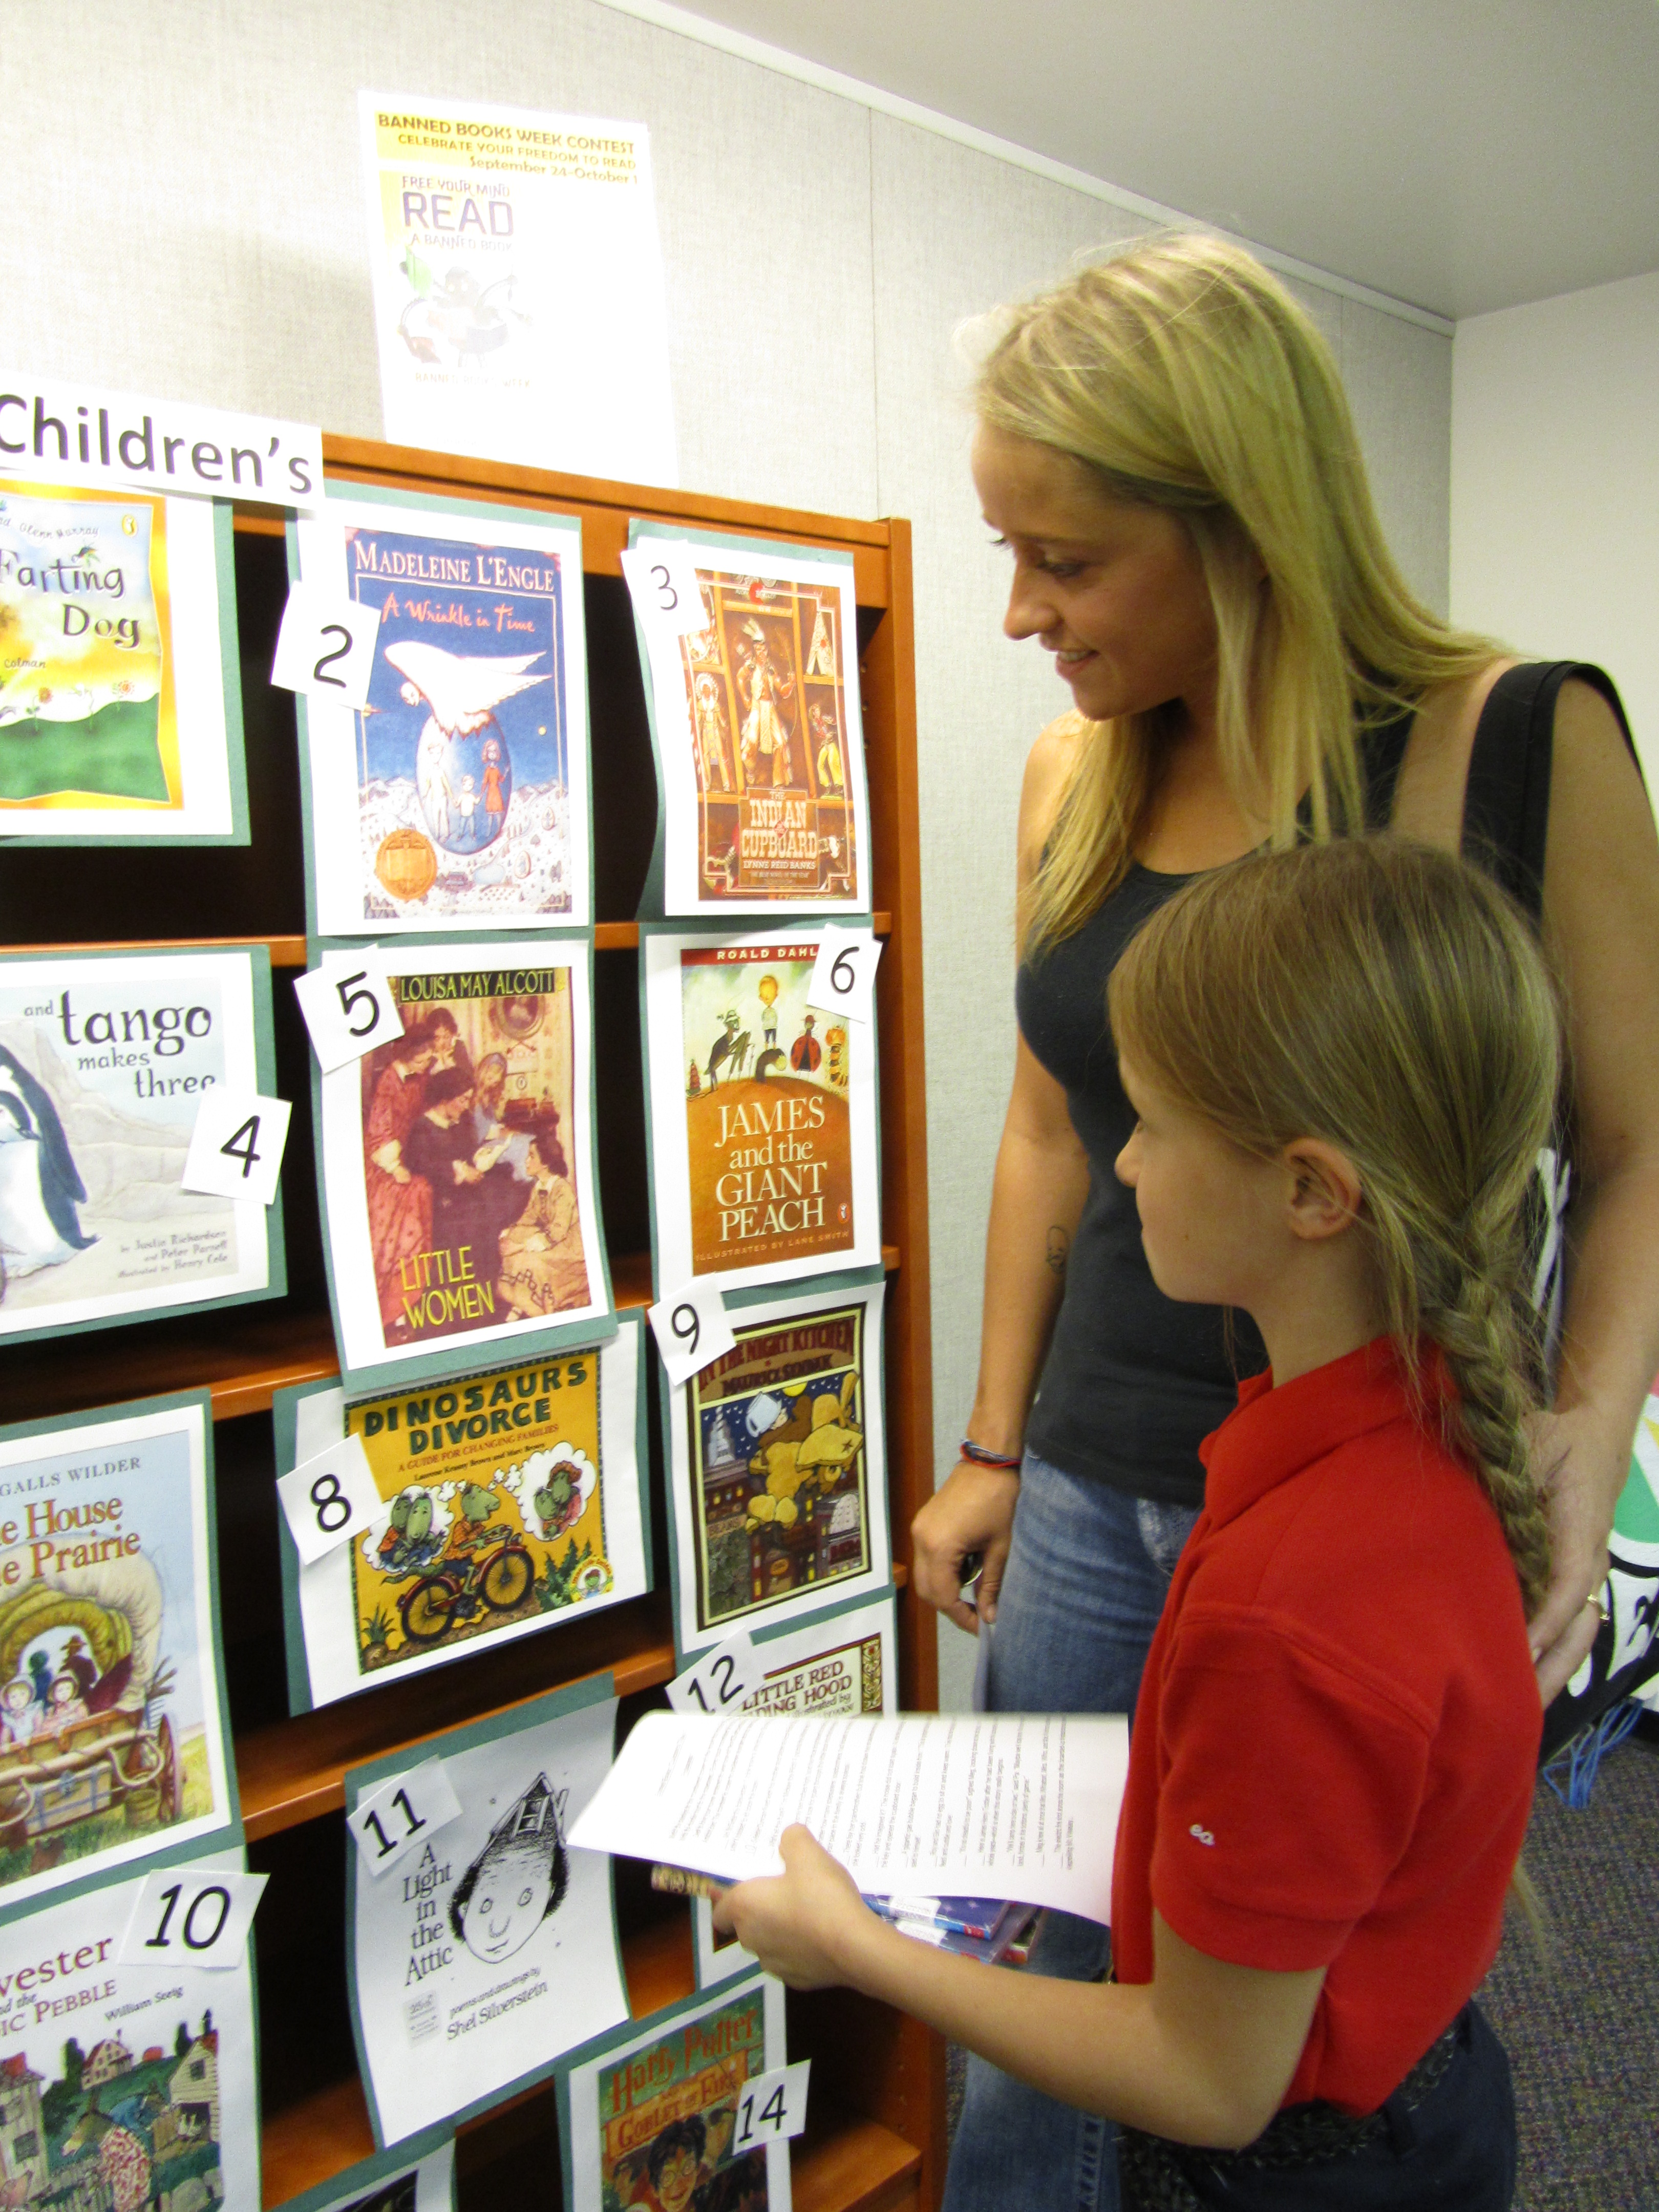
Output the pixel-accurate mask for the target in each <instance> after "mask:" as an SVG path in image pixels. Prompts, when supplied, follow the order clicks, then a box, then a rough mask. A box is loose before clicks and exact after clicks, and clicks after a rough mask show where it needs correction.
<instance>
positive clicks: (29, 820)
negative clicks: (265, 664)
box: [0, 418, 248, 845]
mask: <svg viewBox="0 0 1659 2212" xmlns="http://www.w3.org/2000/svg"><path fill="white" fill-rule="evenodd" d="M51 422H52V424H53V425H54V426H55V424H56V418H51ZM63 428H64V431H65V434H66V440H67V433H68V430H69V428H70V426H69V425H68V424H64V426H63ZM230 529H231V522H230V509H229V507H227V506H223V505H222V504H216V503H215V502H214V501H210V500H192V499H162V498H159V497H155V496H152V495H146V494H144V493H142V492H138V491H120V492H115V491H103V490H97V489H93V488H92V487H90V486H83V485H73V484H49V483H31V482H26V481H22V480H19V479H16V478H11V477H6V478H0V838H15V839H18V840H21V841H26V842H30V843H35V844H75V845H82V844H92V843H99V844H118V845H132V844H148V843H149V842H151V841H152V840H162V841H166V842H170V843H188V844H221V845H225V844H241V845H245V844H246V842H247V840H248V828H247V794H246V771H245V769H244V764H243V754H242V705H241V678H240V671H239V667H238V663H237V653H236V611H235V593H234V582H233V578H232V574H231V551H230Z"/></svg>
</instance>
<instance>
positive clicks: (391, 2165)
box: [204, 2129, 455, 2212]
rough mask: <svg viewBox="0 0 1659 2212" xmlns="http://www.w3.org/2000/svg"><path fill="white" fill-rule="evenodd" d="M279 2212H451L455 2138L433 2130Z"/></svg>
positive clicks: (337, 2176) (286, 2201)
mask: <svg viewBox="0 0 1659 2212" xmlns="http://www.w3.org/2000/svg"><path fill="white" fill-rule="evenodd" d="M204 2212H206V2208H205V2207H204ZM283 2212H455V2138H454V2136H453V2135H452V2134H451V2133H450V2132H449V2130H447V2129H434V2130H429V2131H428V2133H427V2134H424V2135H422V2136H411V2137H410V2140H409V2141H408V2142H402V2143H399V2144H398V2147H397V2148H396V2149H395V2150H389V2151H377V2152H376V2153H375V2154H374V2157H372V2158H362V2159H359V2160H358V2161H357V2163H356V2165H355V2166H348V2167H347V2168H346V2170H345V2172H343V2173H337V2174H333V2175H331V2177H330V2179H328V2180H326V2181H321V2182H319V2183H318V2185H317V2186H316V2187H315V2188H314V2189H307V2191H304V2193H303V2194H302V2195H301V2196H299V2197H285V2198H284V2199H283Z"/></svg>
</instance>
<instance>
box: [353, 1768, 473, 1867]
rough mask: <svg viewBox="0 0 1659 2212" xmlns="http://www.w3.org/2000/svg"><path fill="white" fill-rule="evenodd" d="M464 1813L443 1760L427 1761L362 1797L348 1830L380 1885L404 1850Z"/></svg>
mask: <svg viewBox="0 0 1659 2212" xmlns="http://www.w3.org/2000/svg"><path fill="white" fill-rule="evenodd" d="M460 1809H461V1801H460V1799H459V1797H457V1796H456V1795H455V1790H454V1785H453V1784H452V1782H451V1781H450V1778H449V1775H448V1772H447V1769H446V1768H445V1765H444V1763H443V1761H442V1759H423V1760H422V1763H421V1764H420V1765H418V1766H415V1767H411V1768H410V1771H409V1772H408V1773H407V1774H396V1775H393V1777H392V1779H391V1781H390V1782H385V1783H382V1784H381V1785H380V1788H379V1789H378V1790H374V1791H372V1792H371V1793H370V1795H369V1796H367V1797H361V1798H359V1799H358V1801H357V1809H356V1812H355V1813H350V1814H347V1816H346V1826H347V1827H348V1828H349V1829H350V1831H351V1832H352V1834H353V1835H354V1836H355V1837H356V1840H357V1849H358V1850H360V1851H361V1852H362V1859H363V1864H364V1865H365V1866H366V1867H367V1868H368V1871H369V1873H370V1874H372V1875H374V1877H375V1879H376V1880H377V1881H378V1880H379V1878H380V1875H383V1874H386V1873H389V1872H390V1870H391V1869H392V1868H393V1867H395V1866H396V1865H397V1863H398V1860H399V1859H401V1858H402V1857H403V1856H404V1852H405V1851H410V1850H414V1848H415V1846H416V1844H425V1843H426V1842H427V1841H428V1839H429V1838H431V1837H432V1836H434V1835H435V1833H436V1832H437V1831H438V1830H439V1829H440V1828H441V1827H443V1826H446V1825H447V1823H448V1822H449V1821H451V1820H454V1819H455V1818H456V1817H457V1815H458V1814H459V1812H460Z"/></svg>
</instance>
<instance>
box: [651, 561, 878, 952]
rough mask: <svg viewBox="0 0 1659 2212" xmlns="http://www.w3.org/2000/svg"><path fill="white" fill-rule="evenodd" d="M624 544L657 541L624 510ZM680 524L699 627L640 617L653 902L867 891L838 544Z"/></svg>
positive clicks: (848, 621) (828, 908) (846, 594)
mask: <svg viewBox="0 0 1659 2212" xmlns="http://www.w3.org/2000/svg"><path fill="white" fill-rule="evenodd" d="M631 535H632V537H633V538H634V541H635V543H641V544H645V545H647V547H648V546H649V545H650V544H653V543H655V542H658V533H657V532H655V531H653V529H652V527H651V526H649V525H641V524H638V523H636V524H635V525H634V526H633V530H632V533H631ZM717 544H718V541H715V542H714V543H713V544H711V543H708V542H705V541H701V540H697V539H695V538H694V539H692V540H691V541H690V546H691V551H692V555H693V557H694V559H695V561H696V573H697V580H698V583H699V585H700V586H701V587H702V605H703V611H704V613H705V615H706V616H707V617H708V619H707V623H706V626H705V627H704V628H703V629H701V630H696V631H692V632H689V633H686V634H684V635H675V634H674V633H672V632H671V631H669V630H667V629H659V628H658V627H656V626H654V625H649V624H647V625H646V626H645V628H644V629H643V633H642V635H643V637H644V639H645V641H646V659H647V668H648V672H649V676H650V683H651V706H652V721H653V731H654V732H655V736H656V741H657V747H658V754H659V772H660V774H661V776H662V781H663V797H664V805H663V810H662V834H663V840H664V847H663V860H664V871H665V872H664V896H663V908H664V911H665V912H666V913H668V914H671V915H697V914H700V915H717V914H753V913H759V912H764V911H767V910H769V909H775V908H779V907H788V908H793V909H795V910H796V911H797V912H803V913H821V914H830V913H851V912H864V911H867V910H868V908H869V906H870V857H869V813H868V806H867V800H866V790H865V775H864V733H863V727H862V723H861V719H860V708H859V692H858V655H857V648H858V630H857V613H858V610H857V604H856V601H855V599H854V590H853V564H852V562H851V560H850V559H848V558H847V557H845V556H842V557H839V558H836V557H831V556H826V555H823V554H821V553H820V554H818V555H817V556H814V555H812V554H810V553H809V552H808V551H807V550H806V549H805V548H796V547H791V546H779V547H777V548H776V549H775V550H773V549H771V548H767V549H764V557H761V556H762V553H763V549H761V548H759V547H750V549H749V550H746V551H738V550H724V551H723V550H716V549H717Z"/></svg>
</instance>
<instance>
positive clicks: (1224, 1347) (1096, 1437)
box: [1014, 661, 1634, 1506]
mask: <svg viewBox="0 0 1659 2212" xmlns="http://www.w3.org/2000/svg"><path fill="white" fill-rule="evenodd" d="M1570 675H1571V676H1577V677H1581V678H1584V679H1585V680H1587V681H1588V682H1589V683H1591V684H1594V685H1595V688H1596V689H1597V690H1600V691H1601V693H1602V695H1603V696H1605V697H1606V698H1607V700H1608V701H1609V703H1610V704H1611V705H1612V707H1613V711H1614V713H1615V714H1617V715H1618V717H1619V719H1620V722H1621V723H1623V721H1624V710H1623V708H1622V707H1621V706H1620V703H1619V696H1618V694H1617V692H1616V691H1615V690H1613V685H1612V684H1611V682H1610V681H1609V679H1608V678H1607V677H1606V676H1605V675H1603V674H1602V672H1601V670H1600V669H1593V668H1588V667H1585V666H1584V665H1582V664H1579V663H1577V662H1572V661H1556V662H1548V663H1541V662H1529V663H1526V664H1523V665H1522V666H1520V667H1517V668H1515V669H1511V670H1509V671H1506V672H1505V674H1504V676H1502V677H1500V678H1499V679H1498V683H1497V684H1494V685H1493V687H1492V691H1491V693H1490V694H1489V695H1488V698H1487V702H1486V706H1485V708H1483V709H1482V712H1481V716H1480V726H1479V728H1478V729H1477V731H1476V733H1475V742H1474V751H1473V753H1472V755H1471V757H1470V762H1469V773H1468V789H1467V791H1466V793H1465V798H1464V811H1463V834H1462V845H1463V851H1464V854H1465V856H1466V857H1467V858H1468V859H1470V860H1475V861H1477V862H1478V863H1479V864H1480V865H1481V866H1484V867H1485V868H1486V871H1487V872H1488V873H1489V874H1492V875H1493V876H1495V877H1496V878H1498V881H1499V882H1500V883H1502V884H1504V888H1505V889H1506V890H1509V891H1510V892H1511V894H1512V895H1514V896H1516V897H1517V898H1519V899H1520V901H1521V902H1522V904H1523V905H1525V906H1526V907H1528V908H1529V910H1530V911H1531V912H1532V913H1533V914H1534V915H1536V914H1537V913H1538V911H1539V907H1540V902H1541V886H1542V874H1543V854H1544V835H1545V829H1546V826H1547V819H1548V808H1549V774H1550V735H1551V731H1552V729H1553V720H1554V713H1555V702H1556V696H1557V694H1558V693H1559V690H1560V686H1561V684H1562V681H1563V679H1564V678H1565V677H1567V676H1570ZM1413 720H1414V717H1413V715H1411V714H1406V715H1403V716H1401V718H1400V719H1399V720H1396V721H1394V722H1391V723H1389V724H1387V725H1386V726H1382V727H1380V728H1378V729H1376V731H1374V732H1370V733H1369V734H1368V735H1367V737H1366V738H1364V740H1363V743H1362V755H1363V760H1364V773H1365V783H1366V793H1365V813H1366V821H1367V824H1368V826H1369V827H1371V828H1373V829H1375V828H1379V827H1381V826H1382V825H1383V824H1384V823H1387V822H1388V820H1389V817H1390V816H1391V814H1392V812H1393V809H1394V793H1395V783H1396V782H1397V781H1398V779H1399V775H1400V765H1401V760H1402V759H1403V757H1404V756H1405V750H1406V744H1407V738H1409V737H1410V735H1411V729H1412V723H1413ZM1629 742H1630V739H1629V731H1628V728H1626V743H1629ZM1633 753H1634V747H1633V746H1632V754H1633ZM1191 880H1192V878H1191V877H1190V876H1170V875H1156V874H1154V873H1153V872H1152V870H1150V869H1148V868H1143V867H1141V866H1139V863H1138V862H1135V863H1132V864H1131V866H1130V869H1129V872H1128V874H1127V876H1126V877H1125V878H1124V879H1123V881H1122V882H1121V884H1119V885H1118V887H1117V889H1116V890H1115V891H1114V892H1113V893H1112V894H1111V896H1109V898H1107V899H1105V900H1103V902H1102V903H1101V905H1100V906H1099V908H1097V910H1096V912H1095V913H1094V914H1092V915H1091V916H1090V918H1089V920H1088V921H1086V922H1085V924H1084V926H1083V927H1082V928H1081V929H1079V930H1078V931H1076V932H1074V933H1073V935H1072V936H1070V937H1067V938H1064V939H1061V940H1060V943H1059V944H1057V945H1053V946H1051V947H1050V948H1049V949H1048V951H1045V952H1043V953H1042V955H1041V957H1039V958H1038V959H1037V960H1036V963H1031V962H1029V961H1027V962H1022V963H1021V965H1020V969H1019V972H1018V977H1017V979H1016V982H1015V992H1014V1004H1015V1008H1016V1011H1017V1012H1018V1018H1019V1027H1020V1034H1021V1035H1022V1036H1024V1039H1025V1042H1026V1043H1027V1044H1028V1045H1029V1046H1030V1049H1031V1050H1032V1052H1033V1053H1034V1054H1036V1057H1037V1059H1038V1060H1040V1061H1041V1062H1042V1066H1044V1067H1045V1068H1047V1070H1048V1073H1049V1074H1050V1075H1052V1076H1053V1077H1054V1079H1055V1081H1056V1082H1057V1083H1059V1084H1060V1085H1063V1087H1064V1089H1065V1091H1066V1105H1067V1107H1068V1109H1069V1110H1070V1113H1071V1117H1072V1125H1073V1127H1074V1128H1075V1129H1076V1131H1077V1133H1078V1135H1079V1138H1080V1139H1081V1140H1082V1143H1083V1146H1084V1148H1085V1151H1086V1152H1087V1153H1088V1155H1089V1193H1088V1196H1087V1198H1086V1199H1085V1201H1084V1207H1083V1214H1082V1218H1081V1219H1080V1220H1079V1223H1078V1228H1077V1234H1076V1236H1075V1237H1074V1238H1073V1244H1072V1249H1071V1253H1070V1255H1069V1257H1068V1259H1067V1261H1066V1290H1065V1295H1064V1297H1062V1299H1061V1301H1060V1312H1059V1315H1058V1316H1057V1317H1056V1319H1055V1322H1054V1338H1053V1340H1052V1342H1051V1343H1050V1346H1049V1348H1048V1360H1047V1363H1046V1364H1045V1365H1044V1367H1043V1370H1042V1381H1041V1383H1040V1384H1039V1386H1038V1390H1037V1396H1036V1403H1035V1404H1034V1405H1033V1407H1032V1408H1031V1415H1030V1421H1029V1422H1028V1424H1027V1426H1026V1442H1027V1443H1028V1444H1029V1445H1030V1449H1032V1450H1033V1451H1034V1452H1035V1453H1036V1454H1037V1455H1038V1456H1039V1457H1040V1458H1042V1459H1046V1460H1048V1461H1050V1462H1052V1463H1053V1464H1054V1466H1056V1467H1059V1468H1064V1469H1065V1470H1066V1473H1067V1474H1078V1475H1088V1476H1093V1477H1095V1478H1097V1480H1100V1481H1103V1482H1106V1483H1109V1484H1110V1485H1111V1486H1112V1487H1113V1488H1114V1489H1116V1490H1124V1491H1128V1492H1132V1493H1133V1495H1134V1496H1136V1497H1138V1498H1156V1499H1158V1501H1159V1502H1160V1503H1162V1504H1171V1505H1192V1506H1195V1505H1199V1504H1201V1503H1202V1502H1203V1496H1204V1470H1203V1468H1202V1467H1201V1465H1200V1462H1199V1458H1198V1447H1199V1444H1200V1443H1201V1441H1202V1440H1203V1438H1204V1437H1206V1436H1207V1435H1208V1434H1209V1432H1210V1431H1211V1430H1212V1429H1213V1428H1215V1427H1216V1426H1218V1424H1219V1423H1220V1422H1221V1421H1223V1420H1225V1418H1226V1417H1227V1415H1228V1414H1229V1413H1231V1411H1232V1409H1233V1407H1234V1405H1235V1404H1236V1403H1237V1391H1238V1378H1239V1377H1240V1376H1246V1375H1254V1374H1257V1373H1259V1372H1260V1371H1261V1369H1262V1368H1263V1367H1265V1366H1266V1364H1267V1352H1266V1349H1265V1347H1264V1346H1263V1345H1262V1342H1261V1336H1260V1334H1258V1332H1257V1330H1256V1328H1255V1324H1254V1322H1251V1321H1250V1320H1249V1318H1248V1316H1245V1315H1243V1314H1234V1315H1233V1316H1231V1346H1230V1343H1229V1326H1228V1324H1229V1317H1228V1316H1227V1315H1226V1314H1225V1313H1224V1312H1223V1310H1221V1309H1220V1308H1218V1307H1215V1306H1194V1305H1178V1304H1176V1303H1175V1302H1174V1301H1173V1300H1172V1299H1170V1298H1166V1297H1164V1294H1163V1293H1162V1291H1159V1290H1158V1286H1157V1285H1156V1284H1155V1283H1154V1282H1153V1281H1152V1275H1151V1273H1149V1271H1148V1269H1147V1266H1146V1255H1145V1253H1144V1252H1143V1251H1142V1249H1141V1243H1140V1223H1139V1216H1138V1215H1137V1213H1136V1212H1135V1200H1134V1193H1133V1191H1132V1190H1128V1189H1126V1188H1125V1187H1124V1186H1123V1185H1122V1184H1121V1182H1119V1181H1118V1180H1117V1177H1116V1176H1115V1174H1114V1173H1113V1171H1112V1164H1113V1162H1114V1161H1115V1159H1116V1158H1117V1155H1118V1153H1119V1152H1121V1150H1122V1149H1123V1146H1125V1145H1126V1144H1127V1142H1128V1140H1129V1136H1130V1133H1131V1132H1132V1131H1133V1127H1134V1120H1135V1117H1134V1111H1133V1108H1132V1107H1131V1106H1130V1104H1129V1102H1128V1099H1127V1097H1126V1096H1125V1094H1124V1090H1123V1085H1122V1084H1121V1082H1120V1081H1119V1079H1118V1073H1117V1055H1116V1054H1115V1051H1114V1050H1113V1047H1112V1039H1111V1033H1110V1031H1109V1029H1108V1027H1107V1022H1106V984H1107V981H1108V979H1109V976H1110V975H1111V972H1112V970H1113V969H1114V968H1115V966H1116V965H1117V963H1118V961H1119V959H1120V958H1121V956H1122V953H1123V950H1124V947H1125V946H1126V945H1127V944H1128V942H1129V939H1131V938H1132V937H1133V935H1134V933H1135V932H1136V931H1137V930H1138V929H1139V928H1140V927H1141V926H1142V924H1143V923H1145V922H1146V921H1150V919H1151V918H1152V915H1153V914H1155V913H1156V912H1157V910H1158V908H1159V907H1161V906H1162V905H1163V904H1164V902H1165V900H1166V899H1170V898H1173V897H1174V896H1175V894H1176V892H1177V891H1178V890H1180V889H1181V887H1182V884H1186V883H1190V882H1191Z"/></svg>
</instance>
